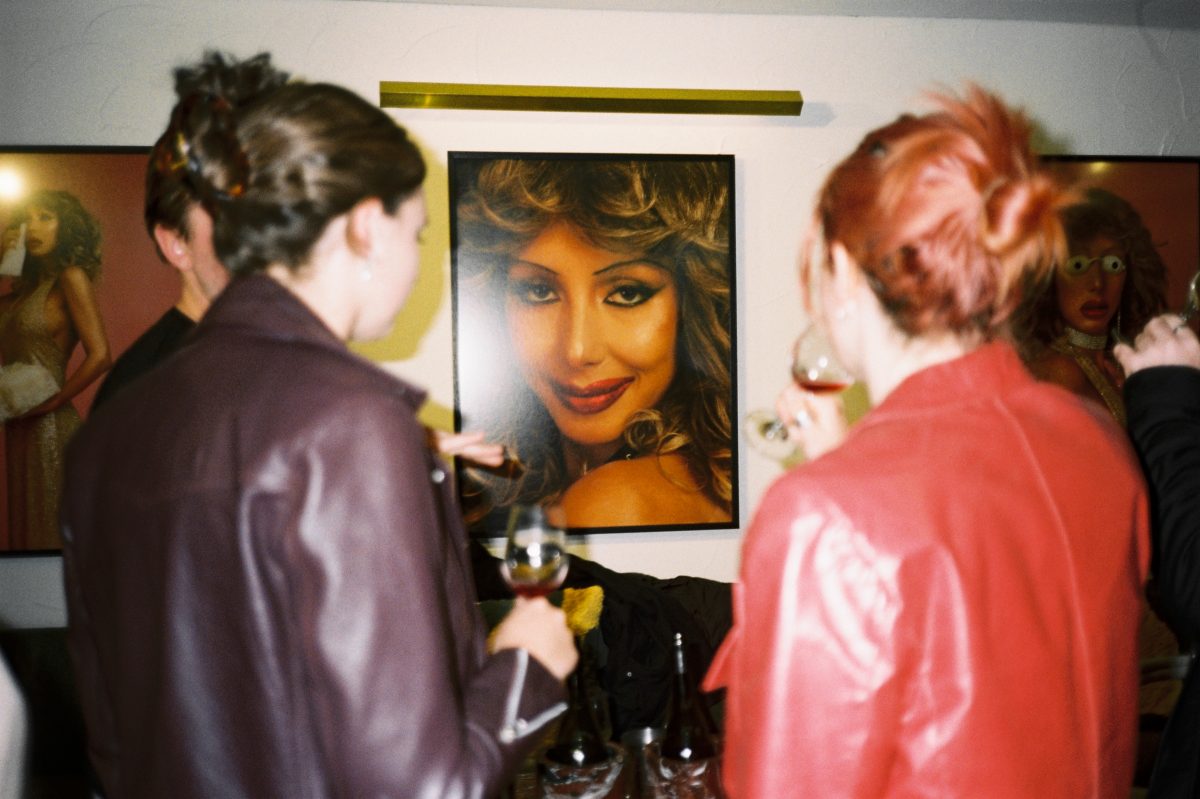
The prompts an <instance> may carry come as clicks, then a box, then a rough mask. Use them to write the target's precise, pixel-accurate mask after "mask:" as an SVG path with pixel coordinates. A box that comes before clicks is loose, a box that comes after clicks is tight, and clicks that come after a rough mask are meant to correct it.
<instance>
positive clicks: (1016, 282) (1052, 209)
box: [802, 85, 1072, 338]
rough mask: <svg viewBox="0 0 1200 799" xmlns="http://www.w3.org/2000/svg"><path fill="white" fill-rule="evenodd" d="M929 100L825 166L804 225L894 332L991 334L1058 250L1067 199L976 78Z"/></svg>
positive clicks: (1016, 120)
mask: <svg viewBox="0 0 1200 799" xmlns="http://www.w3.org/2000/svg"><path fill="white" fill-rule="evenodd" d="M931 99H932V100H933V101H934V102H935V103H936V104H937V105H938V106H939V110H938V111H936V112H934V113H931V114H928V115H925V116H920V117H915V116H911V115H904V116H901V117H900V118H899V119H897V120H896V121H895V122H893V123H891V124H890V125H887V126H885V127H882V128H880V129H878V130H876V131H873V132H871V133H869V134H867V136H866V137H865V138H864V139H863V140H862V142H861V143H860V144H859V146H858V148H857V149H856V150H855V151H854V152H853V153H852V154H851V155H850V156H849V157H848V158H846V159H845V160H844V161H842V162H841V163H840V164H839V165H838V166H837V167H835V168H834V170H833V172H832V173H831V174H830V175H829V178H828V179H827V180H826V182H825V185H824V187H823V188H822V189H821V192H820V194H819V195H818V201H817V211H816V214H815V219H814V224H815V225H816V226H818V227H819V230H820V235H822V236H823V237H824V240H825V244H826V251H828V246H829V245H831V244H832V243H834V242H839V243H840V244H841V245H842V246H843V247H845V248H846V251H847V252H848V253H849V254H850V256H851V257H852V258H853V259H854V261H855V262H856V263H857V264H858V266H859V267H860V268H861V269H862V270H863V271H864V273H865V274H866V276H867V279H868V281H869V282H870V285H871V287H872V289H873V290H874V292H875V294H876V296H878V297H879V300H880V302H881V303H882V305H883V307H884V308H885V309H886V310H887V311H888V313H889V314H890V315H891V317H892V320H893V322H894V323H895V324H896V326H897V327H898V328H899V329H901V330H903V331H904V332H906V333H907V334H909V335H921V334H923V333H927V332H932V331H951V332H954V333H970V332H977V333H982V334H983V335H984V336H985V337H986V338H991V337H993V336H994V335H995V334H996V333H997V331H999V330H1001V329H1003V328H1005V327H1006V322H1007V320H1008V318H1009V316H1010V315H1011V314H1012V312H1013V310H1014V309H1015V308H1016V307H1017V305H1018V304H1019V302H1020V300H1021V295H1022V292H1023V291H1024V290H1025V288H1026V287H1027V286H1029V285H1032V284H1033V283H1035V282H1036V281H1037V280H1039V279H1040V278H1041V277H1042V276H1043V275H1045V274H1046V273H1047V272H1048V271H1049V270H1050V269H1051V268H1053V264H1054V263H1055V262H1056V261H1058V260H1059V259H1060V258H1061V257H1063V256H1065V253H1066V240H1065V236H1064V234H1063V230H1062V224H1061V222H1060V220H1059V216H1058V211H1059V209H1060V208H1062V207H1064V206H1065V205H1067V204H1068V203H1069V202H1070V201H1071V198H1072V194H1071V192H1069V191H1068V190H1066V189H1065V188H1064V187H1062V186H1061V185H1059V184H1058V183H1057V182H1056V181H1055V180H1054V179H1053V178H1052V177H1051V175H1050V174H1049V172H1047V171H1045V170H1043V169H1042V168H1041V166H1040V165H1039V163H1038V160H1037V158H1036V156H1035V155H1034V154H1033V151H1032V149H1031V147H1030V125H1029V122H1028V120H1027V119H1026V117H1025V116H1024V114H1022V113H1021V112H1019V111H1015V110H1013V109H1010V108H1009V107H1008V106H1006V105H1005V104H1004V103H1003V102H1002V101H1001V100H1000V99H999V98H997V97H996V96H995V95H993V94H990V93H988V92H986V91H984V90H983V89H981V88H979V87H978V86H974V85H971V86H969V87H968V89H967V93H966V96H965V97H964V98H961V99H960V98H957V97H954V96H951V95H947V94H934V95H931ZM810 257H811V256H805V262H804V263H803V264H802V269H803V271H804V273H805V274H807V270H809V269H811V268H812V266H813V265H812V264H811V263H810V262H809V259H810ZM829 266H830V263H829V261H828V258H826V259H825V267H826V268H829Z"/></svg>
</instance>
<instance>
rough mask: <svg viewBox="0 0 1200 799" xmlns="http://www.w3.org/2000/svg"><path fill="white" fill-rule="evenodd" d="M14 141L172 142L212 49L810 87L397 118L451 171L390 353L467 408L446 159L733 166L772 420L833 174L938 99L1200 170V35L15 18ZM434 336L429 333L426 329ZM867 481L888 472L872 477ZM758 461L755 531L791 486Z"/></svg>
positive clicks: (1055, 142) (342, 9) (120, 0)
mask: <svg viewBox="0 0 1200 799" xmlns="http://www.w3.org/2000/svg"><path fill="white" fill-rule="evenodd" d="M3 12H4V13H3V26H2V28H0V70H2V72H0V143H7V144H35V143H36V144H79V145H100V144H106V145H108V144H113V145H115V144H130V145H147V144H150V143H151V142H152V141H153V140H154V138H155V137H156V135H157V133H158V132H159V131H160V130H161V128H162V127H163V125H164V124H165V122H166V116H167V112H168V110H169V108H170V105H171V101H172V96H171V84H170V79H169V75H168V70H169V69H170V67H172V66H174V65H176V64H178V63H181V62H185V61H188V60H191V59H193V58H195V57H196V56H198V55H199V54H200V52H201V51H202V49H204V48H205V47H219V48H222V49H226V50H229V51H231V52H233V53H235V54H238V55H249V54H251V53H254V52H258V51H261V50H269V51H271V52H272V53H273V54H274V57H275V60H276V62H277V63H278V64H279V65H281V66H283V67H285V68H288V69H291V70H292V71H294V72H296V73H299V74H301V75H304V76H306V77H307V78H309V79H320V80H330V81H334V82H338V83H342V84H345V85H348V86H350V87H351V88H353V89H355V90H357V91H359V92H360V93H362V94H363V95H364V96H366V97H368V98H371V99H375V98H377V97H378V87H379V81H381V80H411V81H445V82H466V83H514V84H522V83H526V84H565V85H583V86H586V85H595V86H639V87H676V88H730V89H739V88H745V89H749V88H755V89H799V90H801V91H802V92H803V93H804V97H805V100H806V104H805V108H804V112H803V114H802V115H801V117H800V118H799V119H777V118H770V119H768V118H753V117H751V118H740V117H738V118H724V117H713V116H710V117H693V118H687V117H670V116H667V117H657V116H636V115H592V114H577V115H572V114H528V113H523V114H522V113H496V112H464V111H397V112H395V116H396V118H397V119H398V120H399V121H400V122H401V123H402V124H404V125H405V126H406V127H408V128H409V129H410V130H411V131H412V132H413V134H414V135H415V136H416V137H417V139H418V140H419V141H420V142H421V143H422V144H423V146H424V147H425V148H426V151H427V154H428V155H429V156H430V159H431V161H432V163H433V169H432V172H431V180H430V181H429V183H428V186H427V189H428V193H429V200H430V210H431V215H432V225H431V230H430V231H429V233H428V235H427V236H426V240H427V242H428V249H429V254H428V256H427V259H426V260H427V263H426V266H427V267H428V269H429V272H430V279H429V280H428V281H427V282H426V283H424V284H423V288H422V290H421V294H420V296H421V297H422V298H423V299H424V300H425V301H426V302H427V303H430V305H429V307H430V311H429V312H428V313H418V314H416V315H417V316H419V317H420V318H421V319H422V320H428V323H427V324H424V323H422V324H423V325H424V329H422V330H419V331H405V333H404V334H401V335H399V336H398V337H396V338H395V339H394V340H393V341H391V342H389V344H388V345H387V348H385V349H384V350H378V351H372V354H373V355H383V356H385V357H388V356H391V357H394V358H396V360H394V361H392V362H391V363H390V364H389V366H390V367H391V368H394V369H395V370H396V371H397V372H399V373H401V374H402V375H404V376H406V377H408V378H410V379H412V380H414V381H415V382H419V383H421V384H423V385H425V386H427V387H428V388H429V389H430V390H431V392H432V397H433V399H434V401H435V407H434V408H433V410H432V411H431V413H430V414H429V418H430V419H431V420H432V421H435V422H439V421H444V420H446V419H447V418H448V407H449V406H450V405H451V404H452V398H453V373H452V363H451V355H452V347H451V334H450V311H449V301H448V270H449V255H448V249H449V233H448V221H447V217H448V210H447V207H446V186H445V161H446V152H447V151H448V150H521V151H595V152H609V151H611V152H697V153H731V154H733V155H734V156H736V169H737V186H736V189H737V209H736V210H737V257H738V265H737V267H738V275H737V286H736V289H737V296H738V303H737V314H738V330H737V334H738V348H737V357H738V362H739V368H738V378H739V390H738V394H739V396H738V401H739V405H740V407H741V408H742V409H748V408H753V407H760V406H768V405H770V404H771V403H772V402H773V397H774V395H775V393H776V391H777V390H778V388H779V387H780V385H781V383H782V381H783V380H784V379H785V375H784V369H783V363H784V355H785V349H786V345H787V342H788V341H789V339H790V337H791V334H792V333H793V331H794V330H795V329H796V327H797V325H798V319H797V317H798V311H797V299H796V293H795V290H794V286H793V284H794V261H795V257H796V248H797V239H798V235H799V231H800V228H801V225H802V224H803V221H804V220H805V218H806V217H807V215H808V213H809V209H810V201H811V198H812V196H813V194H814V192H815V191H816V189H817V187H818V184H819V181H820V180H821V178H822V177H823V175H824V174H825V173H826V172H827V171H828V170H829V168H830V167H831V166H832V165H833V164H834V163H835V162H836V161H837V160H838V159H839V158H841V157H842V156H843V155H845V154H846V153H847V152H848V151H849V150H850V149H851V148H852V147H853V146H854V145H855V144H856V143H857V141H858V139H859V138H861V136H862V135H863V134H864V133H865V132H866V131H868V130H869V129H871V128H873V127H875V126H878V125H880V124H883V123H885V122H887V121H890V120H891V119H892V118H893V117H895V116H896V115H897V114H898V113H900V112H901V111H903V110H908V109H912V108H918V107H919V106H918V105H917V103H918V98H919V95H920V93H921V92H922V91H923V90H925V89H927V88H930V87H932V86H934V85H935V84H945V85H948V86H950V87H952V88H955V87H959V86H961V85H962V84H963V82H964V81H966V80H976V81H979V82H981V83H983V84H984V85H986V86H988V87H990V88H993V89H995V90H997V91H999V92H1000V93H1001V94H1002V95H1004V96H1005V97H1007V98H1008V99H1009V100H1010V101H1011V102H1014V103H1016V104H1019V105H1023V106H1024V107H1025V108H1026V109H1027V110H1028V111H1029V112H1030V113H1031V115H1033V116H1034V117H1035V118H1036V119H1037V120H1039V122H1040V123H1041V124H1042V126H1043V128H1044V131H1045V142H1046V145H1045V146H1046V149H1048V150H1054V151H1058V152H1080V153H1088V154H1095V155H1116V154H1150V155H1200V31H1197V30H1196V29H1191V30H1187V31H1167V30H1154V29H1150V30H1142V29H1136V28H1130V27H1109V26H1091V25H1068V24H1054V23H1020V22H1003V21H979V22H976V21H962V20H947V21H942V20H921V19H911V18H908V19H882V18H874V19H873V18H850V17H847V18H840V17H813V16H795V17H789V16H768V15H762V16H756V15H728V14H727V15H711V14H692V15H688V14H667V13H638V12H620V13H617V12H608V13H602V12H592V11H552V10H532V9H498V8H483V7H468V6H433V5H419V4H406V3H396V2H384V3H377V2H366V1H365V0H364V1H360V2H345V1H343V2H329V1H328V0H311V1H309V0H291V1H288V0H250V1H247V2H221V1H220V0H178V1H177V2H162V1H160V2H140V3H134V2H128V0H87V1H86V2H76V1H75V0H9V2H7V3H5V4H4V8H3ZM419 326H420V325H419ZM865 467H867V468H869V465H865ZM777 468H778V467H776V466H774V465H773V464H771V463H769V462H767V461H765V460H764V459H762V458H760V457H759V456H757V455H755V454H747V453H746V452H743V453H742V455H741V458H740V469H741V506H742V519H743V522H742V526H743V527H745V526H746V524H748V522H749V517H750V513H751V511H752V509H753V507H754V505H755V503H756V501H757V498H758V497H759V496H760V495H761V494H762V492H763V491H764V489H765V488H766V486H767V484H768V483H769V482H770V481H771V479H772V478H773V477H774V476H775V474H776V473H777ZM740 535H741V531H740V530H729V531H720V532H705V533H674V534H671V533H661V534H628V535H608V536H596V537H593V538H592V540H590V541H589V542H587V544H586V549H587V552H588V554H589V555H590V556H591V557H593V558H595V559H597V560H599V561H601V562H602V563H604V564H606V565H608V566H610V567H613V568H616V569H621V570H636V571H642V572H647V573H652V574H657V575H661V576H672V575H675V574H696V575H702V576H706V577H712V578H716V579H722V580H731V579H733V578H734V576H735V574H736V569H737V549H738V543H739V540H740ZM59 579H60V577H59V566H58V559H57V558H50V559H47V558H10V559H5V560H0V626H2V625H5V624H10V625H20V626H31V625H38V624H53V623H60V622H61V621H62V620H63V611H62V599H61V586H60V585H59Z"/></svg>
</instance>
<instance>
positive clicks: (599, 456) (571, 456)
mask: <svg viewBox="0 0 1200 799" xmlns="http://www.w3.org/2000/svg"><path fill="white" fill-rule="evenodd" d="M623 443H624V442H623V441H622V440H621V439H619V438H618V439H617V440H616V441H609V442H607V443H604V444H580V443H578V442H576V441H569V440H567V439H563V461H564V463H565V465H566V467H567V479H568V480H570V481H571V482H572V483H573V482H575V481H576V480H578V479H579V478H580V477H583V476H584V475H585V474H587V473H588V472H589V471H591V470H592V469H596V468H598V467H600V466H603V465H604V464H606V463H608V460H609V458H611V457H612V456H613V455H616V454H617V452H618V451H620V449H621V446H622V444H623Z"/></svg>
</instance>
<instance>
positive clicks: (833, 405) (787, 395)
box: [775, 383, 850, 460]
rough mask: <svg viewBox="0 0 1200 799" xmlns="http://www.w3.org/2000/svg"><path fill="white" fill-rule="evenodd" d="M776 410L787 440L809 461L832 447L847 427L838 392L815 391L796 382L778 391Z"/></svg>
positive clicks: (840, 438) (839, 439) (840, 441)
mask: <svg viewBox="0 0 1200 799" xmlns="http://www.w3.org/2000/svg"><path fill="white" fill-rule="evenodd" d="M775 412H776V413H777V414H779V418H780V419H782V420H783V422H784V425H785V426H786V427H787V434H788V441H792V442H795V444H796V446H797V447H799V448H800V449H801V450H803V451H804V454H805V456H806V457H807V458H808V459H809V460H812V459H813V458H817V457H820V456H821V455H824V454H825V453H826V452H829V450H831V449H835V448H836V447H837V446H838V445H839V444H841V443H842V441H843V440H845V438H846V431H847V430H849V429H850V425H849V423H848V422H847V421H846V411H845V408H844V407H843V406H842V398H841V394H838V393H835V394H814V393H813V392H811V391H805V390H804V389H802V388H801V387H800V386H798V385H796V384H795V383H788V385H787V386H786V387H785V388H784V389H783V391H781V392H780V393H779V398H778V399H777V400H776V401H775Z"/></svg>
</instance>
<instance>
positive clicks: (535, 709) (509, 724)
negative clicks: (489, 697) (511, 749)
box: [492, 649, 567, 744]
mask: <svg viewBox="0 0 1200 799" xmlns="http://www.w3.org/2000/svg"><path fill="white" fill-rule="evenodd" d="M492 660H493V661H494V662H495V665H497V666H499V667H500V668H501V669H502V670H503V671H505V672H507V673H508V674H509V675H510V678H509V681H508V688H507V692H506V695H505V697H504V701H503V703H502V714H501V716H500V717H499V719H498V725H497V729H496V730H495V735H496V737H497V739H498V740H499V741H500V742H501V743H502V744H513V743H516V742H518V741H520V740H521V739H523V738H527V737H529V736H536V735H537V734H538V733H540V732H541V731H542V729H543V728H545V726H546V725H547V724H549V723H550V722H551V721H553V720H554V719H555V718H557V717H558V716H559V715H561V714H562V713H563V712H564V711H565V710H566V709H567V704H566V688H565V687H564V686H563V684H562V683H561V682H560V681H559V680H558V679H557V678H556V677H555V676H554V675H553V674H551V673H550V672H549V671H547V670H546V668H545V667H544V666H543V665H542V664H541V663H539V662H538V660H537V658H535V657H533V656H532V655H530V654H529V653H528V652H527V651H525V650H524V649H503V650H501V651H499V652H497V653H496V654H494V655H493V656H492Z"/></svg>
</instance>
